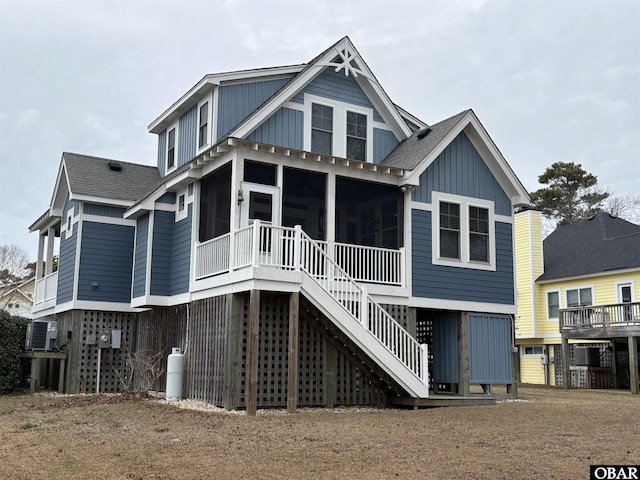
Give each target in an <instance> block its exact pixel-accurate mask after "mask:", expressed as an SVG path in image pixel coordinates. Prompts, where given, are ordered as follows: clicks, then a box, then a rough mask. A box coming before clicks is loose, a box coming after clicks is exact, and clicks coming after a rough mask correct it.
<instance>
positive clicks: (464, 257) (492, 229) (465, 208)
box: [431, 192, 496, 271]
mask: <svg viewBox="0 0 640 480" xmlns="http://www.w3.org/2000/svg"><path fill="white" fill-rule="evenodd" d="M431 197H432V202H433V210H432V214H431V216H432V224H433V228H432V232H431V240H432V241H431V248H432V251H431V258H432V260H431V261H432V263H433V264H434V265H444V266H448V267H460V268H471V269H475V270H489V271H495V270H496V220H495V213H494V212H495V206H494V203H493V202H492V201H490V200H482V199H479V198H472V197H463V196H460V195H453V194H450V193H442V192H432V193H431ZM440 202H446V203H457V204H458V205H460V256H461V258H460V259H455V258H445V257H440ZM469 207H480V208H486V209H488V210H489V261H488V262H478V261H472V260H470V245H469V233H470V232H469Z"/></svg>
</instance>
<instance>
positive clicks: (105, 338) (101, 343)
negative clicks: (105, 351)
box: [98, 332, 111, 348]
mask: <svg viewBox="0 0 640 480" xmlns="http://www.w3.org/2000/svg"><path fill="white" fill-rule="evenodd" d="M110 346H111V333H109V332H100V333H99V334H98V348H109V347H110Z"/></svg>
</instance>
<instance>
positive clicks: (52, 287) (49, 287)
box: [33, 272, 58, 305]
mask: <svg viewBox="0 0 640 480" xmlns="http://www.w3.org/2000/svg"><path fill="white" fill-rule="evenodd" d="M57 291H58V272H53V273H50V274H49V275H47V276H46V277H42V278H41V279H39V280H36V286H35V294H34V302H33V303H34V305H38V304H40V303H44V302H47V301H49V300H54V299H55V298H56V294H57Z"/></svg>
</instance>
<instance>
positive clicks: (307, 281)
mask: <svg viewBox="0 0 640 480" xmlns="http://www.w3.org/2000/svg"><path fill="white" fill-rule="evenodd" d="M300 291H301V293H303V294H304V295H305V297H306V298H307V299H308V300H309V301H310V302H311V303H312V304H313V305H314V306H315V307H316V308H317V309H318V310H319V311H320V312H322V313H323V314H324V315H325V316H326V317H327V318H328V319H329V320H330V321H331V322H333V323H334V325H336V326H337V327H338V328H339V329H340V330H341V331H342V332H343V333H344V334H345V335H346V336H347V337H348V338H349V339H350V340H351V341H352V342H353V343H354V344H355V345H356V346H358V347H359V348H360V349H361V350H362V351H363V352H364V353H365V354H366V355H367V356H368V357H369V358H371V359H372V360H373V361H374V362H375V363H376V364H377V365H378V366H379V367H380V368H381V369H382V370H383V371H384V372H386V373H387V375H389V376H390V377H391V378H392V379H393V380H394V381H395V382H396V383H397V384H398V385H399V386H400V387H402V388H403V389H404V390H405V391H406V392H407V393H408V394H409V395H410V396H412V397H414V398H427V397H429V387H428V386H427V385H425V384H424V383H422V381H421V380H420V379H419V378H418V377H417V376H416V375H415V374H414V373H413V372H412V371H411V370H410V369H409V368H407V366H406V365H404V364H403V363H402V362H401V361H400V359H399V358H398V357H396V356H395V355H394V354H393V352H391V351H390V350H389V349H388V348H387V347H386V346H385V345H383V344H382V343H381V342H380V341H379V340H378V339H377V338H376V337H375V336H374V335H373V334H372V333H371V332H370V331H369V330H368V329H366V328H365V327H364V326H362V324H360V322H358V320H356V319H355V318H354V317H353V316H352V315H351V314H350V313H349V312H348V311H347V310H346V309H345V308H344V307H343V306H342V305H341V304H340V302H338V301H337V300H336V299H335V298H334V297H332V296H331V295H330V294H329V293H328V292H326V291H325V290H324V289H323V288H322V287H321V286H320V285H319V284H318V283H317V282H316V281H315V280H314V279H313V277H311V276H310V275H309V274H307V273H306V272H304V271H303V274H302V282H301V284H300Z"/></svg>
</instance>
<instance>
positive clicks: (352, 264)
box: [195, 223, 404, 286]
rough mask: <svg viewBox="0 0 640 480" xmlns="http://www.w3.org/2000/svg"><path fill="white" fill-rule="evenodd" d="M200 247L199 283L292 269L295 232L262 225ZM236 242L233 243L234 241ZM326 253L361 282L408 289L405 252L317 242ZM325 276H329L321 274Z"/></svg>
mask: <svg viewBox="0 0 640 480" xmlns="http://www.w3.org/2000/svg"><path fill="white" fill-rule="evenodd" d="M259 224H260V225H261V227H260V228H259V229H254V228H253V226H251V225H250V226H248V227H244V228H242V229H240V230H238V231H236V232H234V233H233V234H230V233H228V234H225V235H222V236H220V237H216V238H214V239H211V240H207V241H206V242H203V243H199V244H197V245H196V262H195V269H196V271H195V279H196V280H201V279H203V278H206V277H210V276H213V275H218V274H221V273H227V272H229V271H231V270H236V269H240V268H244V267H248V266H250V265H258V264H260V265H273V266H278V267H281V268H284V267H289V268H291V261H292V255H293V237H292V233H291V232H293V229H291V228H287V227H276V226H271V225H268V224H264V223H259ZM232 240H233V241H232ZM314 242H315V243H316V245H317V246H318V248H319V249H320V250H321V251H322V252H323V253H326V252H328V253H329V254H332V255H333V257H332V258H333V259H334V260H335V263H336V264H337V265H339V266H340V267H341V268H342V269H343V270H344V271H345V272H346V273H347V274H348V275H349V276H350V277H351V278H353V279H354V280H356V281H358V282H365V283H379V284H384V285H393V286H402V285H404V268H403V265H404V250H403V249H400V250H392V249H388V248H380V247H367V246H363V245H351V244H346V243H336V244H334V245H333V247H332V248H329V246H328V245H329V244H328V243H327V242H324V241H319V240H314ZM318 273H322V274H323V275H325V274H326V272H324V271H323V272H318Z"/></svg>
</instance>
